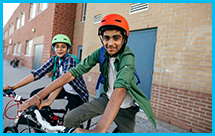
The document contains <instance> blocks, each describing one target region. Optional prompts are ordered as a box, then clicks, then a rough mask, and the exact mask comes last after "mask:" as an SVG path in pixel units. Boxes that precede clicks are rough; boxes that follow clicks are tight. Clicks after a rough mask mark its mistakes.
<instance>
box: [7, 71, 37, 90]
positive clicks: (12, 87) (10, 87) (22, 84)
mask: <svg viewBox="0 0 215 136" xmlns="http://www.w3.org/2000/svg"><path fill="white" fill-rule="evenodd" d="M33 81H34V75H33V74H30V75H28V76H27V77H26V78H24V79H23V80H21V81H20V82H18V83H16V84H15V85H13V86H8V85H5V86H4V87H3V90H5V89H12V90H15V89H17V88H19V87H22V86H24V85H26V84H29V83H31V82H33Z"/></svg>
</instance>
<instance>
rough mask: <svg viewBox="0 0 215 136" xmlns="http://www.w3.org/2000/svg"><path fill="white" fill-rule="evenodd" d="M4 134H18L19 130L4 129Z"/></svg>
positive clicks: (14, 128)
mask: <svg viewBox="0 0 215 136" xmlns="http://www.w3.org/2000/svg"><path fill="white" fill-rule="evenodd" d="M3 133H18V130H17V128H16V127H14V126H13V127H6V128H4V131H3Z"/></svg>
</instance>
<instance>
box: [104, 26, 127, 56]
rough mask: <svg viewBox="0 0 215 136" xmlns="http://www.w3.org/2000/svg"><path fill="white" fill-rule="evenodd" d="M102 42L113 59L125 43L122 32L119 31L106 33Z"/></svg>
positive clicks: (107, 31)
mask: <svg viewBox="0 0 215 136" xmlns="http://www.w3.org/2000/svg"><path fill="white" fill-rule="evenodd" d="M102 41H103V43H104V47H105V49H106V51H107V52H108V54H110V56H113V57H115V56H114V55H115V54H116V53H117V52H118V51H119V50H120V49H121V48H122V44H123V42H124V40H123V37H122V35H121V33H120V31H117V30H106V31H104V33H103V37H102Z"/></svg>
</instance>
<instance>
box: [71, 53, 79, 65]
mask: <svg viewBox="0 0 215 136" xmlns="http://www.w3.org/2000/svg"><path fill="white" fill-rule="evenodd" d="M69 55H70V56H72V57H73V58H74V59H75V62H76V64H78V63H79V60H78V58H77V57H76V56H75V55H73V54H69Z"/></svg>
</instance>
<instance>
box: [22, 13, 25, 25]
mask: <svg viewBox="0 0 215 136" xmlns="http://www.w3.org/2000/svg"><path fill="white" fill-rule="evenodd" d="M24 24H25V12H22V14H21V26H24Z"/></svg>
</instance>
